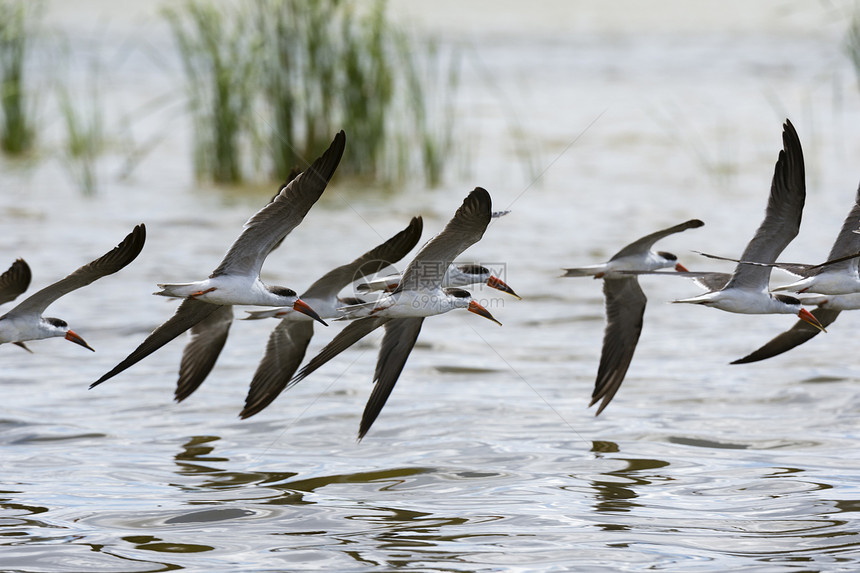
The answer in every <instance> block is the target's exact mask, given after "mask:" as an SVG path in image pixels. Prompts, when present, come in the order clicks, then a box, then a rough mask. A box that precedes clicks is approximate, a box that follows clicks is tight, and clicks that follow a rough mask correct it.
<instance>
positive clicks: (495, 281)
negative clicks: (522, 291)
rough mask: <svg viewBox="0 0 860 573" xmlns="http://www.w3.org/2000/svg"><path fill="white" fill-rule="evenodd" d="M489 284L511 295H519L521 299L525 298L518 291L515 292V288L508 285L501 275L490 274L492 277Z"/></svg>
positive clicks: (488, 280)
mask: <svg viewBox="0 0 860 573" xmlns="http://www.w3.org/2000/svg"><path fill="white" fill-rule="evenodd" d="M487 286H488V287H490V288H494V289H497V290H500V291H502V292H506V293H508V294H509V295H511V296H515V297H517V299H519V300H523V298H522V297H521V296H520V295H518V294H517V293H515V292H514V289H512V288H511V287H509V286H508V285H506V284H505V282H504V281H503V280H502V279H500V278H499V277H496V276H490V278H488V279H487Z"/></svg>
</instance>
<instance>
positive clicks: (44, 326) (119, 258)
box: [0, 224, 146, 350]
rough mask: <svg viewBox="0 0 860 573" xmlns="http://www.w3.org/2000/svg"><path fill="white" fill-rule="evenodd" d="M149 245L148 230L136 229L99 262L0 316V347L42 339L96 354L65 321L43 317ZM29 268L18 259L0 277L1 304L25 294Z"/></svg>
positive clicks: (86, 266) (92, 263) (84, 267)
mask: <svg viewBox="0 0 860 573" xmlns="http://www.w3.org/2000/svg"><path fill="white" fill-rule="evenodd" d="M145 242H146V227H145V226H144V225H143V224H140V225H138V226H136V227H135V228H134V229H133V230H132V231H131V233H129V234H128V235H127V236H126V237H125V238H124V239H123V240H122V242H121V243H120V244H119V245H117V246H116V247H114V248H113V249H112V250H110V251H109V252H107V253H105V254H104V255H102V256H101V257H99V258H98V259H96V260H94V261H92V262H90V263H88V264H86V265H84V266H82V267H81V268H79V269H78V270H76V271H75V272H73V273H72V274H70V275H69V276H67V277H66V278H64V279H62V280H59V281H57V282H55V283H54V284H52V285H48V286H46V287H45V288H43V289H42V290H40V291H38V292H36V293H35V294H32V295H30V296H29V297H27V298H26V299H24V301H22V302H21V303H19V304H18V305H17V306H16V307H15V308H13V309H12V310H10V311H9V312H7V313H6V314H4V315H3V316H0V343H3V342H12V343H15V344H17V345H18V346H21V347H22V348H24V349H27V347H26V346H24V344H23V342H24V341H26V340H40V339H42V338H53V337H63V338H65V339H66V340H69V341H71V342H74V343H75V344H79V345H81V346H83V347H84V348H87V349H89V350H93V349H92V348H91V347H90V345H89V344H87V343H86V342H85V341H84V339H83V338H81V337H80V336H79V335H78V334H77V333H76V332H74V331H73V330H71V329H70V328H69V325H68V324H67V323H66V321H65V320H62V319H60V318H53V317H43V316H42V313H43V312H44V311H45V309H46V308H48V306H49V305H50V304H51V303H53V302H54V301H55V300H57V299H58V298H60V297H61V296H64V295H66V294H68V293H70V292H72V291H74V290H77V289H79V288H81V287H85V286H87V285H88V284H91V283H92V282H94V281H96V280H98V279H100V278H102V277H104V276H107V275H110V274H113V273H115V272H117V271H119V270H120V269H122V268H123V267H125V266H126V265H128V264H129V263H130V262H131V261H133V260H134V259H135V258H136V257H137V255H139V254H140V251H141V250H142V249H143V244H144V243H145ZM29 282H30V268H29V267H28V266H27V263H25V262H24V261H23V260H21V259H18V260H17V261H15V263H13V264H12V266H11V267H10V268H9V269H8V270H7V271H6V272H5V273H3V275H2V276H0V302H8V301H10V300H13V299H14V298H16V297H17V296H18V294H20V293H21V292H23V291H24V290H26V288H27V286H28V284H29Z"/></svg>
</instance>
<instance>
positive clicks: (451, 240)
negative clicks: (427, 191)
mask: <svg viewBox="0 0 860 573" xmlns="http://www.w3.org/2000/svg"><path fill="white" fill-rule="evenodd" d="M491 218H492V200H491V199H490V194H489V193H488V192H487V190H486V189H483V188H481V187H476V188H475V189H474V190H473V191H472V192H471V193H469V195H468V196H467V197H466V199H465V200H464V201H463V204H462V205H460V207H459V208H458V209H457V212H456V213H454V217H453V218H452V219H451V220H450V221H448V224H447V225H445V228H444V229H442V232H441V233H439V234H438V235H436V236H435V237H433V238H432V239H430V241H429V242H428V243H427V244H426V245H424V247H422V248H421V250H420V251H418V254H417V255H415V258H414V259H412V262H411V263H409V266H407V267H406V270H405V271H404V272H403V280H401V281H400V284H399V285H398V286H397V288H396V289H395V290H394V292H399V291H401V290H406V289H409V290H413V289H414V290H429V289H433V288H439V287H440V286H441V285H442V279H443V278H444V277H445V273H446V272H447V271H448V266H449V265H450V264H451V263H452V262H454V259H455V258H456V257H458V256H459V255H460V253H462V252H463V251H465V250H466V249H467V248H469V247H470V246H472V245H473V244H475V243H477V242H478V241H480V240H481V237H483V236H484V231H485V230H486V229H487V225H488V224H489V223H490V219H491Z"/></svg>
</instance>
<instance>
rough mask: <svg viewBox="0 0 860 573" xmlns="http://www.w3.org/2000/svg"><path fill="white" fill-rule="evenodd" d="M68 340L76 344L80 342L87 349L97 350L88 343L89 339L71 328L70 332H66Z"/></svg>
mask: <svg viewBox="0 0 860 573" xmlns="http://www.w3.org/2000/svg"><path fill="white" fill-rule="evenodd" d="M66 340H70V341H71V342H74V343H75V344H80V345H81V346H83V347H84V348H86V349H87V350H92V351H93V352H95V349H94V348H92V347H91V346H90V345H89V344H87V341H86V340H84V339H83V338H81V337H80V336H79V335H78V333H77V332H75V331H73V330H69V331H68V332H66Z"/></svg>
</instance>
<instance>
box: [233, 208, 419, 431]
mask: <svg viewBox="0 0 860 573" xmlns="http://www.w3.org/2000/svg"><path fill="white" fill-rule="evenodd" d="M422 228H423V221H422V219H421V217H414V218H413V219H412V221H411V222H410V223H409V225H408V226H407V227H406V228H405V229H403V230H402V231H400V232H399V233H397V234H396V235H394V236H393V237H391V238H390V239H388V240H387V241H385V242H384V243H382V244H381V245H379V246H377V247H375V248H374V249H371V250H370V251H368V252H366V253H364V254H363V255H361V256H360V257H358V258H357V259H355V260H354V261H352V262H351V263H347V264H345V265H342V266H339V267H337V268H336V269H334V270H332V271H329V272H328V273H326V274H325V275H323V276H322V277H321V278H320V279H318V280H317V281H316V282H314V283H313V284H312V285H311V286H309V287H308V289H307V290H306V291H305V292H303V293H302V300H305V301H307V302H308V303H309V304H310V305H311V306H313V308H315V309H316V310H317V311H318V312H319V314H320V316H321V317H322V318H338V317H340V316H342V315H343V312H342V311H340V310H338V309H339V308H340V307H343V306H344V305H345V304H354V303H356V302H363V301H361V300H359V299H345V298H338V293H339V292H340V291H341V290H342V289H343V288H344V287H345V286H347V285H348V284H351V283H352V282H354V281H355V280H357V279H360V278H362V277H365V276H369V275H373V274H376V273H378V272H379V271H380V270H382V269H384V268H385V267H388V266H391V265H392V264H394V263H396V262H397V261H399V260H400V259H402V258H403V257H405V256H406V255H407V254H408V253H409V251H411V250H412V248H413V247H415V245H417V244H418V240H419V239H420V238H421V231H422ZM249 314H250V316H249V317H248V318H249V319H258V318H267V317H274V318H281V322H280V323H279V324H278V326H276V327H275V329H274V330H273V331H272V334H271V335H270V336H269V342H268V344H267V345H266V353H265V355H264V356H263V359H262V360H261V361H260V364H259V366H257V371H256V372H255V373H254V378H253V380H252V381H251V387H250V389H249V390H248V396H247V398H246V399H245V407H244V409H243V410H242V412H241V413H240V414H239V416H240V417H241V418H249V417H251V416H253V415H254V414H257V413H258V412H260V411H261V410H263V409H264V408H265V407H266V406H268V405H269V404H270V403H271V402H272V401H273V400H274V399H275V398H277V397H278V395H279V394H280V393H281V392H282V391H283V390H284V388H286V387H287V384H288V383H289V381H290V379H291V378H292V377H293V374H295V372H296V370H298V368H299V365H300V364H301V362H302V359H304V357H305V352H306V351H307V348H308V344H309V343H310V341H311V337H312V336H313V334H314V330H313V321H312V320H311V319H310V318H308V317H307V316H306V315H304V314H302V313H299V312H295V311H294V310H293V309H292V308H289V307H287V308H281V309H277V308H275V309H267V310H263V311H250V313H249Z"/></svg>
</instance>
